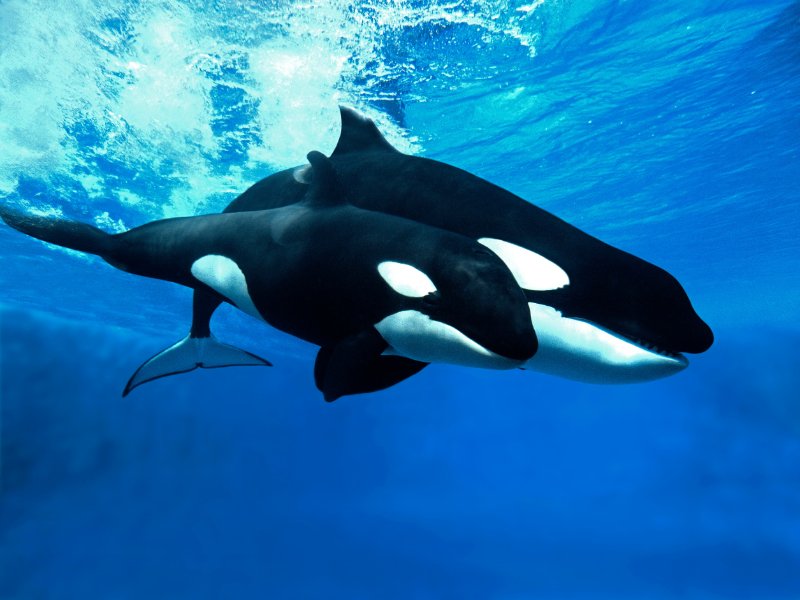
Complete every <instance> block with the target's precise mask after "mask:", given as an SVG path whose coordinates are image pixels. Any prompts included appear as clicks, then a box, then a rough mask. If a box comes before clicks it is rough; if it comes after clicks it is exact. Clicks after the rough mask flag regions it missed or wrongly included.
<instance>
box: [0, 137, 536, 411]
mask: <svg viewBox="0 0 800 600" xmlns="http://www.w3.org/2000/svg"><path fill="white" fill-rule="evenodd" d="M308 159H309V161H310V164H311V168H312V171H313V183H312V184H311V185H310V186H304V187H305V188H306V190H305V191H306V193H305V194H304V196H303V198H302V199H301V200H300V201H299V202H297V203H295V204H293V205H290V206H286V207H282V208H275V209H268V210H262V211H255V212H237V213H228V214H217V215H204V216H197V217H187V218H176V219H165V220H161V221H154V222H151V223H148V224H146V225H143V226H141V227H136V228H134V229H131V230H129V231H127V232H124V233H121V234H117V235H110V234H107V233H105V232H103V231H101V230H99V229H97V228H95V227H93V226H91V225H88V224H84V223H77V222H73V221H67V220H62V219H54V218H50V217H38V216H33V215H22V214H19V213H16V212H13V211H10V210H9V209H8V208H0V216H2V218H3V219H4V220H5V221H6V223H8V224H9V225H10V226H11V227H13V228H15V229H18V230H20V231H22V232H24V233H26V234H28V235H31V236H33V237H36V238H39V239H41V240H44V241H47V242H51V243H54V244H58V245H61V246H65V247H68V248H72V249H75V250H79V251H83V252H89V253H92V254H97V255H99V256H100V257H102V258H103V259H105V260H106V261H107V262H109V263H110V264H112V265H113V266H115V267H118V268H120V269H122V270H124V271H127V272H130V273H133V274H136V275H143V276H147V277H155V278H158V279H164V280H168V281H172V282H175V283H179V284H182V285H185V286H188V287H191V288H194V289H195V290H196V291H198V292H201V293H202V295H203V297H207V298H211V299H212V300H211V304H213V305H214V306H216V305H218V303H219V302H223V301H225V302H229V303H231V304H233V305H234V306H236V307H237V308H239V309H240V310H242V311H244V312H246V313H249V314H251V315H253V316H255V317H257V318H259V319H263V320H264V321H266V322H267V323H269V324H271V325H272V326H274V327H276V328H277V329H280V330H282V331H285V332H287V333H290V334H292V335H294V336H297V337H299V338H301V339H303V340H306V341H309V342H312V343H314V344H317V345H319V346H320V347H321V348H320V351H319V353H318V355H317V360H316V364H315V367H314V376H315V380H316V383H317V386H318V387H319V389H320V390H321V391H322V392H323V394H324V395H325V398H326V399H327V400H333V399H335V398H338V397H340V396H342V395H345V394H354V393H362V392H368V391H374V390H378V389H383V388H386V387H388V386H390V385H393V384H395V383H397V382H399V381H402V380H403V379H405V378H407V377H410V376H411V375H413V374H415V373H417V372H418V371H419V370H420V369H422V368H423V367H424V366H425V365H426V364H427V363H431V362H448V363H454V364H461V365H468V366H477V367H487V368H498V369H504V368H515V367H519V366H521V365H522V364H524V363H525V362H526V361H527V360H529V359H530V358H531V356H533V354H534V353H535V351H536V336H535V333H534V331H533V327H532V325H531V321H530V317H529V314H528V308H527V302H526V299H525V296H524V294H523V292H522V290H521V289H520V288H519V286H518V285H517V283H516V281H515V279H514V277H513V275H512V273H511V272H510V271H509V269H508V268H507V266H506V265H505V264H504V263H503V262H502V261H501V260H500V259H499V258H498V257H497V256H496V255H495V254H494V253H493V252H491V251H489V250H487V249H486V248H484V247H483V246H481V245H480V244H477V243H476V242H475V241H474V240H471V239H469V238H467V237H464V236H461V235H458V234H454V233H452V232H449V231H445V230H440V229H437V228H434V227H430V226H427V225H423V224H420V223H417V222H415V221H410V220H407V219H402V218H399V217H394V216H391V215H387V214H383V213H377V212H372V211H367V210H363V209H359V208H356V207H354V206H353V205H351V204H349V203H347V202H346V201H345V199H344V196H343V189H342V188H341V186H340V185H339V183H338V181H337V179H336V176H335V174H334V171H333V168H332V165H331V164H330V162H329V161H328V159H327V158H325V157H324V155H322V154H320V153H318V152H312V153H310V154H309V155H308ZM195 309H196V314H195V324H194V327H193V331H192V335H190V336H189V337H188V338H186V339H185V340H183V341H182V342H179V343H178V344H176V345H175V346H173V347H171V348H169V349H167V350H166V351H165V352H162V353H160V354H159V355H157V356H156V357H154V359H151V360H150V361H148V362H147V363H145V364H144V365H142V367H141V368H140V369H139V371H137V373H136V374H135V375H134V376H133V377H132V378H131V381H130V382H129V383H128V386H127V387H126V390H125V393H127V392H129V391H130V390H131V389H132V388H133V387H135V386H137V385H139V384H141V383H144V382H145V381H150V380H152V379H154V378H157V377H161V376H165V375H169V374H171V373H174V372H182V371H187V370H191V369H194V368H196V367H197V366H205V367H216V366H226V365H229V364H269V363H266V361H263V359H259V358H258V357H255V356H253V355H249V354H247V353H244V352H242V351H240V350H237V349H236V348H232V347H230V346H226V345H223V344H220V343H218V342H216V341H215V340H213V338H211V337H210V332H209V331H208V318H209V317H210V313H207V312H203V304H202V303H200V304H196V305H195ZM203 328H205V329H203Z"/></svg>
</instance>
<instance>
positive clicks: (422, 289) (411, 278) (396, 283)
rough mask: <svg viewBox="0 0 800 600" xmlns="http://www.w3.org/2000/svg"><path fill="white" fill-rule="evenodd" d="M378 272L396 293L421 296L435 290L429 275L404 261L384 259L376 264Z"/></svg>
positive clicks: (415, 296) (413, 296)
mask: <svg viewBox="0 0 800 600" xmlns="http://www.w3.org/2000/svg"><path fill="white" fill-rule="evenodd" d="M378 273H380V275H381V277H383V280H384V281H385V282H386V283H388V284H389V286H390V287H391V288H392V289H393V290H394V291H395V292H397V293H398V294H402V295H403V296H408V297H410V298H423V297H425V296H427V295H428V294H431V293H433V292H435V291H436V286H435V285H433V282H432V281H431V280H430V277H428V276H427V275H425V273H423V272H422V271H420V270H419V269H417V268H416V267H412V266H411V265H407V264H405V263H399V262H392V261H385V262H382V263H381V264H379V265H378Z"/></svg>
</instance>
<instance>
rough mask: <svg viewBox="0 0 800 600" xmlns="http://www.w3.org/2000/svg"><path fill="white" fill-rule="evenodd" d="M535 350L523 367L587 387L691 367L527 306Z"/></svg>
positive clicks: (589, 326) (554, 312)
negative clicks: (580, 383) (537, 340)
mask: <svg viewBox="0 0 800 600" xmlns="http://www.w3.org/2000/svg"><path fill="white" fill-rule="evenodd" d="M528 307H529V308H530V311H531V322H532V323H533V328H534V329H535V330H536V335H537V337H538V339H539V349H538V351H537V352H536V354H535V355H534V356H533V358H531V359H530V360H528V362H527V363H526V364H525V368H526V369H530V370H535V371H540V372H543V373H550V374H552V375H559V376H561V377H566V378H568V379H574V380H577V381H586V382H590V383H635V382H641V381H649V380H652V379H659V378H661V377H667V376H669V375H673V374H674V373H677V372H679V371H681V370H683V369H684V368H686V366H687V365H688V364H689V363H688V361H687V360H686V359H685V358H684V357H683V356H681V355H677V356H666V355H664V354H659V353H658V352H651V351H649V350H647V349H645V348H642V347H641V346H638V345H636V344H634V343H632V342H629V341H627V340H625V339H623V338H621V337H618V336H616V335H614V334H612V333H610V332H608V331H606V330H604V329H601V328H599V327H597V326H595V325H593V324H591V323H589V322H586V321H580V320H578V319H570V318H565V317H562V316H561V313H560V312H558V311H557V310H555V309H554V308H552V307H550V306H545V305H542V304H536V303H533V302H530V303H529V304H528Z"/></svg>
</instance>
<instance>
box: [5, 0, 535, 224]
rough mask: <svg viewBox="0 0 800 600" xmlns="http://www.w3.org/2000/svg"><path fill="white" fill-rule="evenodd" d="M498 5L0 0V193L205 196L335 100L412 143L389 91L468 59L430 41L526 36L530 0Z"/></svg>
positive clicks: (332, 137) (224, 197) (265, 162)
mask: <svg viewBox="0 0 800 600" xmlns="http://www.w3.org/2000/svg"><path fill="white" fill-rule="evenodd" d="M504 5H505V3H498V2H474V3H473V2H469V3H468V2H432V3H426V4H425V6H424V7H423V6H416V5H414V4H413V3H411V2H408V1H406V0H396V1H394V2H390V3H386V4H382V5H374V6H372V5H369V4H367V5H363V4H359V3H355V2H352V1H347V0H336V1H332V2H325V3H311V2H290V3H279V5H277V6H274V7H269V8H265V7H263V5H262V4H259V3H246V2H245V3H238V2H237V3H234V2H222V3H220V4H219V6H217V7H216V8H215V9H209V8H208V7H207V6H205V5H204V4H203V3H188V4H187V3H179V2H173V1H169V0H163V1H160V2H154V3H144V4H134V3H129V2H122V1H115V2H107V1H105V0H103V2H100V0H79V1H77V2H73V3H64V4H61V5H59V6H57V7H54V6H53V4H52V2H48V1H46V0H33V1H30V2H27V1H21V0H9V1H7V2H4V3H3V4H2V6H0V50H1V51H2V56H3V61H2V62H0V106H2V107H3V113H4V114H3V120H2V123H0V194H3V195H6V196H9V197H10V200H11V201H12V202H17V203H19V202H20V201H21V200H22V199H23V198H21V196H25V195H26V194H27V193H28V192H27V191H26V190H27V187H26V186H27V184H31V183H33V184H35V183H36V182H40V183H41V185H40V186H39V187H44V188H45V189H47V190H48V192H47V193H45V194H43V195H40V196H37V197H36V198H30V197H29V198H27V200H28V201H31V202H35V203H40V204H54V205H63V204H68V205H70V206H72V207H74V208H76V209H84V208H85V209H88V210H89V211H90V212H98V210H97V209H96V208H94V207H93V206H92V205H93V204H95V203H98V202H102V203H105V204H104V205H103V206H104V209H107V208H109V206H108V204H107V203H108V202H109V201H110V200H113V201H114V202H115V203H116V204H117V205H118V206H122V207H128V208H131V207H135V210H136V213H137V215H138V217H136V218H145V217H146V218H152V217H158V216H176V215H181V214H193V213H198V212H204V211H205V212H207V211H209V210H215V209H219V208H221V206H223V205H224V203H225V202H227V201H229V200H230V199H231V198H232V196H233V195H234V194H236V193H239V192H241V191H242V190H244V189H245V188H246V187H247V186H248V185H250V184H251V183H252V182H253V181H255V180H256V179H258V178H260V177H263V176H264V175H266V174H268V173H269V172H271V171H272V170H275V169H278V168H285V167H289V166H292V165H296V164H300V163H302V162H304V160H305V155H306V153H307V152H309V151H310V150H313V149H318V150H321V151H323V152H330V151H332V149H333V147H334V146H335V143H336V138H337V136H338V132H339V120H338V112H337V108H336V105H337V104H338V103H345V104H349V105H353V106H356V107H358V108H360V109H361V110H362V111H363V112H365V113H366V114H368V115H369V116H371V117H372V118H374V119H375V120H376V122H378V124H379V126H380V127H381V129H382V131H383V132H384V133H385V135H386V137H387V138H388V139H389V140H390V142H391V143H393V144H394V145H395V146H396V147H397V148H398V149H400V150H402V151H406V152H419V151H420V150H421V146H420V144H419V142H418V140H416V139H415V138H414V137H413V136H412V135H411V134H409V133H408V131H407V130H405V128H404V127H403V106H402V104H397V103H398V102H399V100H398V99H399V98H402V97H403V96H404V95H405V96H410V95H413V94H414V93H416V92H415V88H418V85H419V84H423V83H430V84H431V85H452V83H451V82H450V81H449V80H450V79H452V78H453V77H454V76H457V75H459V74H460V73H461V72H463V70H464V69H465V68H473V69H476V70H477V69H480V68H482V67H479V65H478V63H477V61H476V62H475V64H473V65H471V66H469V65H467V66H465V65H464V64H462V63H458V64H455V63H454V64H447V63H446V62H445V63H442V61H440V60H437V59H436V57H437V56H438V55H439V54H440V49H441V48H442V47H445V48H446V47H448V46H454V45H463V46H464V47H466V48H470V47H473V46H474V47H475V51H476V52H477V51H478V50H479V46H480V44H481V43H483V44H485V43H487V42H490V41H492V40H494V41H496V42H498V43H503V42H508V43H510V44H512V45H516V46H518V47H532V42H533V41H534V40H535V37H536V34H535V32H532V31H527V30H525V25H526V21H525V20H524V18H525V17H527V13H526V11H528V10H529V9H531V8H532V7H535V6H534V5H537V6H538V3H534V4H531V5H525V6H522V7H521V8H520V10H521V11H522V12H520V11H517V10H515V9H514V7H513V6H504ZM409 41H413V44H408V42H409ZM401 48H402V49H403V50H402V51H401V50H400V49H401ZM408 48H413V49H414V50H413V52H414V53H416V54H409V50H408ZM43 56H46V57H48V59H47V60H42V57H43ZM417 91H418V89H417ZM422 100H424V98H422ZM20 181H22V187H20ZM145 181H147V182H149V183H148V184H147V185H145V184H144V182H145ZM34 187H36V186H35V185H34ZM111 208H113V207H111ZM99 212H100V213H102V211H99Z"/></svg>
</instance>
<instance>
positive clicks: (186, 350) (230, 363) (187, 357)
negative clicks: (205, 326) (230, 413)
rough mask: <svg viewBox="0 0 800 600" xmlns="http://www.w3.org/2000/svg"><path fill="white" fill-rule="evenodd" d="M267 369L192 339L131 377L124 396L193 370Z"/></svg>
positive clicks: (236, 352) (242, 354)
mask: <svg viewBox="0 0 800 600" xmlns="http://www.w3.org/2000/svg"><path fill="white" fill-rule="evenodd" d="M247 366H264V367H268V366H270V363H269V362H268V361H266V360H264V359H263V358H259V357H258V356H256V355H254V354H251V353H249V352H246V351H244V350H241V349H239V348H236V347H235V346H230V345H228V344H223V343H221V342H219V341H218V340H217V339H216V338H215V337H214V336H210V337H203V338H194V337H191V336H187V337H185V338H183V339H182V340H181V341H179V342H178V343H176V344H173V345H172V346H170V347H169V348H167V349H166V350H162V351H161V352H159V353H158V354H156V355H155V356H154V357H153V358H151V359H149V360H147V361H146V362H145V363H144V364H143V365H142V366H141V367H139V368H138V369H137V371H136V372H135V373H134V374H133V376H132V377H131V378H130V381H128V385H127V386H126V387H125V391H124V392H123V395H127V394H128V393H129V392H130V391H131V390H132V389H133V388H135V387H136V386H138V385H141V384H143V383H147V382H148V381H153V380H154V379H160V378H161V377H166V376H168V375H176V374H178V373H187V372H188V371H193V370H194V369H198V368H204V369H215V368H219V367H247Z"/></svg>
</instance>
